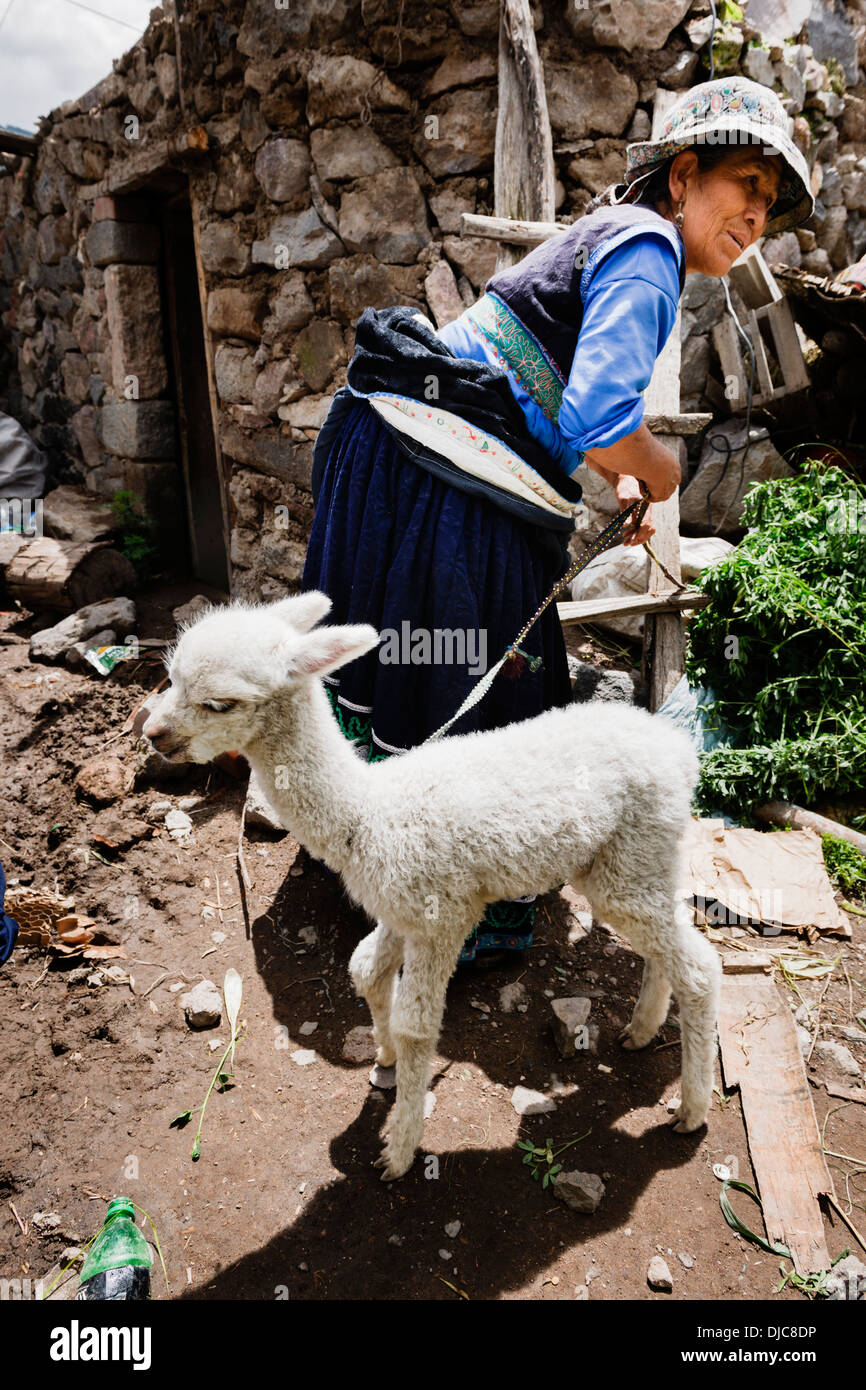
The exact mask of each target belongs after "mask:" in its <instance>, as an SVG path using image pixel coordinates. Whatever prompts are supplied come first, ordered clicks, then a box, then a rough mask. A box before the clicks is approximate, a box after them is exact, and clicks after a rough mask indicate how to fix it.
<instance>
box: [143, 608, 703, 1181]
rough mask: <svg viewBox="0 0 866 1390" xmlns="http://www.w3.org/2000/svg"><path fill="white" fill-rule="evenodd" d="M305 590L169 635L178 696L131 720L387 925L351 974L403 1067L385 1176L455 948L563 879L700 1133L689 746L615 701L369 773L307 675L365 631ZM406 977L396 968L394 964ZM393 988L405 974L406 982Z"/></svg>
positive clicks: (411, 1132)
mask: <svg viewBox="0 0 866 1390" xmlns="http://www.w3.org/2000/svg"><path fill="white" fill-rule="evenodd" d="M330 606H331V604H330V600H329V599H328V598H327V597H326V596H325V595H324V594H320V593H317V592H310V593H306V594H302V595H300V596H299V597H296V598H288V599H284V600H282V601H281V602H279V603H274V604H269V605H266V606H252V605H245V604H232V605H231V606H229V607H227V608H222V609H217V610H214V611H212V612H208V613H206V614H205V615H204V616H202V617H200V618H199V619H198V620H197V621H195V622H194V623H193V625H192V626H191V627H189V628H188V629H187V630H186V631H184V632H183V633H182V635H181V637H180V640H179V642H178V645H177V648H176V650H175V652H174V655H173V657H172V659H171V664H170V673H171V686H170V687H169V689H168V690H167V691H166V693H165V694H164V696H163V697H162V699H161V700H160V702H159V704H158V705H157V706H156V708H155V709H154V711H153V713H152V714H151V716H150V718H149V719H148V721H147V723H146V724H145V726H144V733H145V735H146V736H147V737H148V738H150V739H151V740H152V742H153V744H154V746H155V747H156V748H158V749H159V751H160V752H162V753H164V754H166V755H171V754H183V755H184V756H185V757H186V758H187V759H191V760H192V761H194V762H209V761H210V760H211V759H212V758H214V757H216V756H217V755H218V754H220V753H224V752H227V751H228V750H229V749H238V750H239V751H241V752H243V753H244V754H245V755H246V757H247V759H248V761H249V763H250V765H251V767H252V769H253V771H254V773H255V775H256V776H257V778H258V780H259V783H260V785H261V787H262V788H263V790H264V791H265V793H266V795H267V798H268V800H269V801H270V802H271V803H272V805H273V807H274V809H275V810H276V811H277V812H278V813H279V815H280V817H281V819H282V821H283V823H284V824H285V825H286V826H287V828H290V829H291V831H292V834H293V835H294V836H295V837H296V839H298V840H299V841H300V842H301V843H302V844H303V845H304V846H305V847H306V849H307V850H308V851H309V852H310V853H311V854H312V855H315V856H316V857H317V858H319V859H322V860H324V862H325V863H326V864H328V865H329V866H330V867H331V868H332V869H334V870H335V871H337V872H339V873H340V874H342V877H343V880H344V882H345V884H346V887H347V889H348V891H349V893H350V894H351V896H352V897H353V899H354V900H355V901H356V902H358V903H359V904H360V905H361V906H362V907H363V908H364V909H365V910H366V911H367V912H368V913H369V914H370V916H371V917H372V918H373V919H375V920H376V921H377V923H378V925H377V927H376V929H375V931H373V932H371V933H370V935H369V936H367V937H365V938H364V940H363V941H362V942H361V943H360V945H359V946H358V947H357V948H356V950H355V952H354V954H353V955H352V959H351V962H350V970H351V974H352V979H353V981H354V983H355V988H356V989H357V991H358V993H359V994H361V995H362V996H363V997H364V998H365V999H366V1001H367V1003H368V1005H369V1007H370V1012H371V1014H372V1016H373V1030H374V1035H375V1038H376V1042H377V1045H378V1053H377V1060H378V1061H379V1063H380V1064H381V1065H382V1066H389V1065H391V1064H393V1062H394V1061H395V1059H396V1063H397V1098H396V1102H395V1105H394V1108H393V1111H392V1113H391V1116H390V1119H389V1122H388V1125H387V1135H386V1143H385V1147H384V1150H383V1154H382V1158H381V1159H379V1160H377V1162H378V1164H379V1166H381V1167H382V1168H383V1169H384V1172H383V1174H382V1177H383V1178H385V1179H390V1178H399V1177H401V1176H402V1175H403V1174H404V1173H405V1172H406V1171H407V1169H408V1168H409V1167H410V1166H411V1163H412V1160H413V1157H414V1154H415V1151H416V1149H417V1147H418V1144H419V1143H420V1140H421V1133H422V1129H423V1125H424V1097H425V1093H426V1088H427V1082H428V1074H429V1066H430V1060H431V1058H432V1055H433V1052H434V1049H435V1046H436V1041H437V1038H438V1036H439V1030H440V1026H441V1022H442V1013H443V1009H444V1005H445V991H446V987H447V985H448V980H449V978H450V976H451V974H452V972H453V970H454V968H455V965H456V963H457V957H458V955H459V954H460V948H461V946H462V945H463V942H464V940H465V939H466V937H467V935H468V934H469V932H470V930H471V929H472V927H473V926H474V925H475V924H476V923H477V922H478V921H479V920H480V918H481V917H482V915H483V912H484V908H485V905H486V904H487V903H490V902H496V901H498V900H499V899H501V898H516V897H520V896H522V895H524V894H527V893H532V892H537V893H545V892H548V891H549V890H551V889H553V888H556V887H558V886H559V885H560V884H562V883H570V884H572V885H573V886H574V888H576V889H577V890H578V891H579V892H581V893H584V894H585V895H586V897H587V898H588V899H589V901H590V902H591V903H592V906H593V908H594V910H595V912H596V915H597V916H598V917H600V918H602V919H604V920H605V921H607V922H609V923H610V924H611V925H612V926H613V927H615V928H616V930H617V931H619V932H621V933H622V934H623V935H625V936H627V937H628V939H629V940H630V941H631V943H632V945H633V946H634V948H635V950H637V951H638V952H639V953H640V954H641V955H642V956H643V957H644V975H643V983H642V985H641V991H640V996H639V998H638V1001H637V1004H636V1006H635V1009H634V1013H633V1015H632V1019H631V1022H630V1023H629V1024H628V1026H627V1027H626V1028H625V1029H624V1030H623V1033H622V1034H621V1041H622V1042H623V1045H624V1046H625V1047H628V1048H640V1047H645V1046H646V1045H647V1043H648V1042H650V1040H651V1039H652V1038H653V1037H654V1036H655V1034H656V1032H657V1031H658V1029H659V1027H660V1026H661V1024H662V1023H663V1021H664V1019H665V1017H666V1015H667V1011H668V1005H669V1003H670V996H671V990H673V993H674V994H675V996H676V998H677V1002H678V1004H679V1010H680V1020H681V1028H682V1105H681V1107H680V1110H679V1112H678V1116H677V1119H676V1123H675V1128H676V1129H677V1130H678V1131H679V1132H680V1133H684V1134H687V1133H690V1132H691V1131H693V1130H695V1129H698V1128H699V1127H700V1126H701V1125H702V1124H703V1123H704V1121H705V1119H706V1114H707V1110H708V1107H709V1103H710V1099H711V1093H712V1062H713V1047H714V1033H715V1019H716V1004H717V998H718V990H719V980H720V975H721V970H720V965H719V960H718V957H717V955H716V952H715V951H714V949H713V947H712V946H711V945H710V944H709V943H708V942H707V941H706V940H705V939H704V938H703V937H702V936H701V935H700V933H699V932H698V931H696V930H695V928H694V927H693V926H692V924H691V921H690V916H689V913H688V911H687V909H686V907H685V904H684V903H683V902H682V901H681V899H680V897H679V888H680V884H681V883H682V882H683V859H682V855H683V838H684V834H685V831H686V827H687V825H688V822H689V816H690V802H691V796H692V791H693V787H694V783H695V779H696V775H697V757H696V754H695V751H694V749H693V747H692V744H691V741H690V740H689V739H688V737H687V736H686V735H685V734H683V733H681V732H680V731H679V730H678V729H676V728H675V727H674V726H673V725H672V724H670V723H668V722H667V721H666V720H664V719H659V718H657V717H654V716H652V715H650V714H647V713H646V711H644V710H639V709H634V708H631V707H629V706H623V705H613V704H611V705H605V704H600V703H594V704H589V705H571V706H568V707H566V708H563V709H555V710H550V711H548V712H547V713H546V714H542V715H539V716H538V717H537V718H535V719H530V720H525V721H524V722H522V723H519V724H511V725H509V726H508V727H507V728H504V729H497V730H494V731H493V732H490V733H473V734H463V735H459V736H456V737H451V738H444V739H442V740H440V741H438V742H436V743H432V744H428V745H426V746H422V747H419V748H414V749H411V750H410V751H409V752H408V753H404V754H402V755H401V756H400V757H395V758H391V759H388V760H385V761H382V762H378V763H367V762H366V761H365V760H364V759H363V758H362V757H359V756H358V753H357V752H356V751H355V750H354V749H353V747H352V745H351V744H350V743H349V742H348V741H347V740H346V738H345V737H344V736H343V734H342V733H341V732H340V729H339V727H338V725H337V722H336V720H335V719H334V716H333V713H332V711H331V708H330V705H329V703H328V698H327V695H326V694H325V690H324V687H323V685H322V682H321V680H320V679H319V677H320V676H322V675H324V674H325V673H326V672H328V671H332V670H335V669H336V668H337V667H339V666H343V665H345V664H346V663H347V662H349V661H352V660H353V659H354V658H356V657H360V656H363V655H364V654H365V653H366V652H368V651H370V650H372V648H374V647H375V646H376V645H377V644H378V641H379V637H378V634H377V633H376V632H375V630H374V629H373V628H372V627H368V626H353V627H336V626H331V627H322V628H318V629H316V630H313V628H314V625H315V624H316V623H317V622H318V621H319V620H320V619H321V618H323V617H324V616H325V614H326V613H327V612H328V610H329V608H330ZM401 967H402V970H401ZM398 972H399V973H398Z"/></svg>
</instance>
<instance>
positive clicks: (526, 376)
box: [463, 292, 567, 424]
mask: <svg viewBox="0 0 866 1390" xmlns="http://www.w3.org/2000/svg"><path fill="white" fill-rule="evenodd" d="M463 317H464V318H465V319H468V320H469V322H470V325H471V327H472V328H473V330H475V331H477V332H479V333H482V334H483V335H484V337H485V338H486V339H487V340H488V342H490V343H492V344H493V347H494V349H495V352H496V355H497V357H499V358H501V359H502V361H503V362H504V364H505V366H506V367H508V368H509V370H510V371H511V372H512V373H513V375H514V379H515V381H517V382H519V384H520V385H521V386H522V387H523V388H524V390H526V391H528V392H529V394H530V396H532V399H533V400H534V401H535V403H536V404H537V405H538V406H540V407H541V409H542V410H543V411H544V413H545V415H546V416H547V417H548V419H549V420H552V421H553V423H554V424H556V421H557V420H558V418H559V411H560V407H561V405H562V393H563V391H564V390H565V387H566V385H567V381H566V379H565V377H564V376H563V375H562V373H561V372H560V370H559V368H558V367H557V366H556V364H555V363H554V362H553V361H552V359H551V358H550V357H549V356H548V354H547V353H546V352H545V351H544V349H543V348H542V347H541V345H540V343H539V342H538V341H537V339H536V338H534V337H533V335H532V334H531V333H530V332H529V329H528V328H527V327H526V326H525V325H524V324H523V323H521V321H520V319H519V318H518V317H517V315H516V314H514V313H512V311H511V310H510V309H509V308H508V305H507V304H505V303H504V301H503V300H501V299H500V298H499V296H498V295H497V294H494V293H491V292H488V293H487V294H484V295H482V296H481V298H480V299H479V300H478V301H477V303H475V304H473V305H472V308H471V309H466V310H465V311H464V314H463Z"/></svg>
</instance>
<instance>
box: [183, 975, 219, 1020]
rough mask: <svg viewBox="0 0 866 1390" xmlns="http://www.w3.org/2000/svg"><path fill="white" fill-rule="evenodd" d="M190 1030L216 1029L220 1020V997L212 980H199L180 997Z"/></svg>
mask: <svg viewBox="0 0 866 1390" xmlns="http://www.w3.org/2000/svg"><path fill="white" fill-rule="evenodd" d="M180 1003H181V1008H182V1009H183V1011H184V1013H185V1014H186V1021H187V1023H188V1024H189V1026H190V1028H216V1027H218V1025H219V1022H220V1019H221V1018H222V996H221V994H220V992H219V990H218V989H217V987H216V985H215V984H214V982H213V980H201V981H200V982H199V984H197V985H195V986H194V987H193V988H192V989H191V990H190V991H189V992H188V993H187V994H182V995H181V997H180Z"/></svg>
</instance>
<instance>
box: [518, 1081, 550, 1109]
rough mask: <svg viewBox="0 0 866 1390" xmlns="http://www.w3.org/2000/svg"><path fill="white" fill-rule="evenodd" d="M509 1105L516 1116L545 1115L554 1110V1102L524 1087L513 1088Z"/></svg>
mask: <svg viewBox="0 0 866 1390" xmlns="http://www.w3.org/2000/svg"><path fill="white" fill-rule="evenodd" d="M511 1104H512V1105H513V1107H514V1109H515V1110H516V1112H517V1114H518V1115H546V1114H547V1112H548V1111H549V1110H555V1109H556V1101H553V1100H551V1099H550V1097H549V1096H545V1095H542V1093H541V1091H530V1090H529V1089H528V1087H526V1086H515V1088H514V1092H513V1094H512V1097H511Z"/></svg>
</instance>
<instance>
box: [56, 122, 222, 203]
mask: <svg viewBox="0 0 866 1390" xmlns="http://www.w3.org/2000/svg"><path fill="white" fill-rule="evenodd" d="M207 149H208V133H207V131H206V130H205V128H204V126H203V125H197V126H193V127H192V129H191V130H182V131H181V132H180V134H179V135H172V136H169V138H168V139H167V140H157V141H155V142H154V144H152V145H151V144H147V145H144V146H143V147H142V148H141V149H140V150H136V151H135V153H134V154H131V155H129V157H128V158H127V159H122V160H118V161H117V162H116V163H114V164H112V165H111V167H110V170H109V173H108V175H107V176H106V177H105V178H104V179H102V180H100V182H99V183H88V184H83V185H82V187H81V188H79V190H78V192H79V195H80V196H81V197H82V198H83V199H84V200H85V202H91V201H92V200H93V199H95V198H103V197H105V196H106V194H111V193H134V192H135V190H136V189H137V188H140V187H141V186H142V184H144V183H146V182H147V180H148V179H149V178H150V177H151V176H152V175H153V174H157V173H159V172H160V171H161V170H163V169H170V168H171V167H172V165H174V164H176V163H177V162H178V161H180V160H182V159H183V158H184V157H185V156H187V155H201V154H204V153H205V152H206V151H207Z"/></svg>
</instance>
